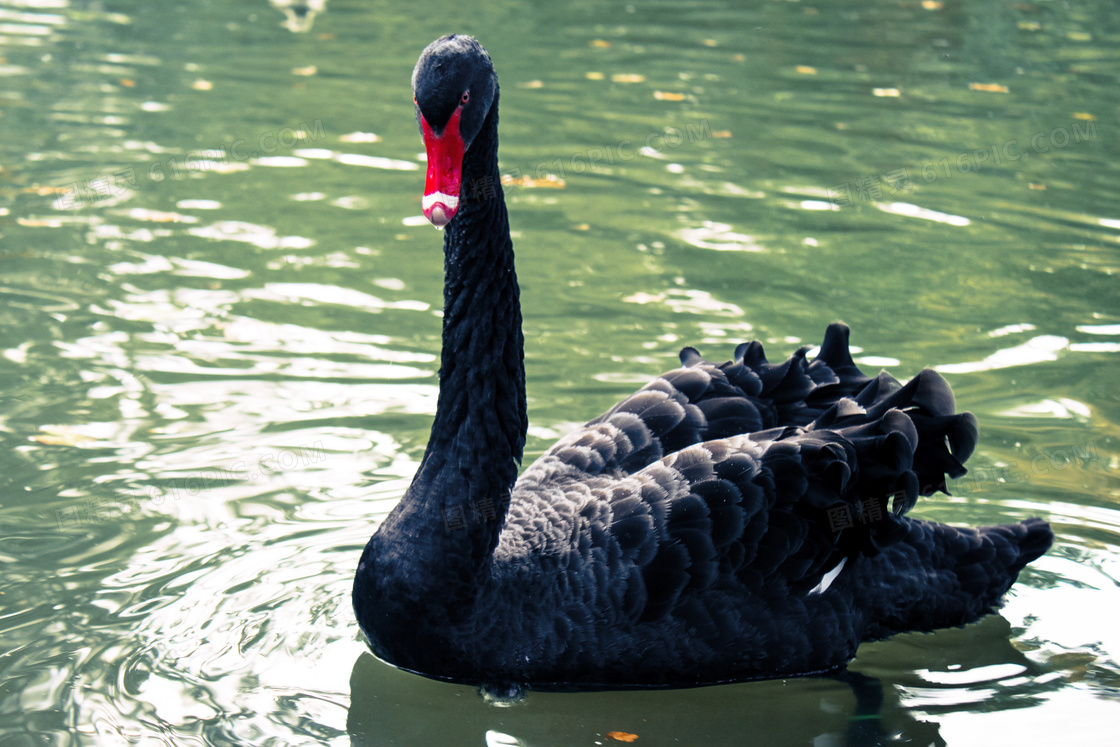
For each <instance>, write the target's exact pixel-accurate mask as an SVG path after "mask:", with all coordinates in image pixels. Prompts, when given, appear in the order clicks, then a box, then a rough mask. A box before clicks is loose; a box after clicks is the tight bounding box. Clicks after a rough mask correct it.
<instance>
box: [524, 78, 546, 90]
mask: <svg viewBox="0 0 1120 747" xmlns="http://www.w3.org/2000/svg"><path fill="white" fill-rule="evenodd" d="M521 85H522V87H524V88H544V81H543V80H530V81H526V82H525V83H522V84H521Z"/></svg>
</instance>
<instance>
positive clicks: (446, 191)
mask: <svg viewBox="0 0 1120 747" xmlns="http://www.w3.org/2000/svg"><path fill="white" fill-rule="evenodd" d="M461 113H462V109H456V110H455V113H454V114H452V115H451V119H449V120H448V121H447V126H446V127H444V128H443V132H441V133H440V134H438V135H437V134H436V132H435V130H433V129H432V128H431V126H430V125H429V124H428V120H426V119H424V115H422V114H421V115H420V126H421V129H422V130H423V132H424V149H425V150H426V151H427V152H428V176H427V178H426V179H425V180H424V200H423V202H422V203H421V204H422V205H423V207H424V217H425V218H427V219H428V220H429V221H431V222H432V225H433V226H435V227H436V228H443V227H444V226H446V225H447V224H448V223H450V222H451V219H452V218H454V217H455V213H457V212H459V187H460V185H461V184H462V180H463V151H464V150H465V148H464V146H463V136H462V135H460V134H459V115H460V114H461Z"/></svg>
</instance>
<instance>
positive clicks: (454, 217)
mask: <svg viewBox="0 0 1120 747" xmlns="http://www.w3.org/2000/svg"><path fill="white" fill-rule="evenodd" d="M412 89H413V96H414V101H415V104H416V119H417V123H418V124H419V126H420V129H421V131H422V133H423V137H424V143H425V146H426V148H427V153H428V170H427V180H426V185H425V189H424V199H423V209H424V214H425V215H426V216H427V217H428V219H429V220H430V221H431V222H432V223H434V224H435V225H436V226H438V227H443V228H444V229H445V231H444V255H445V259H444V271H445V287H444V304H445V308H444V316H443V352H442V361H441V369H440V393H439V402H438V406H437V408H436V415H435V423H434V424H433V426H432V433H431V439H430V441H429V443H428V447H427V450H426V452H425V453H424V458H423V461H422V462H421V464H420V467H419V470H418V472H417V474H416V476H415V478H414V480H413V482H412V484H411V486H410V487H409V488H408V490H407V492H406V493H405V495H404V497H403V498H402V500H401V501H400V503H399V504H398V505H397V506H396V507H395V508H394V509H393V510H392V512H390V513H389V515H388V517H387V518H385V520H384V521H383V522H382V524H381V526H380V527H379V528H378V530H377V532H376V533H375V534H374V535H373V537H372V538H371V539H370V540H369V543H368V544H367V545H366V548H365V551H364V552H363V554H362V557H361V561H360V563H359V565H358V569H357V574H356V577H355V580H354V591H353V602H354V611H355V613H356V615H357V619H358V622H359V624H360V626H361V628H362V631H363V632H364V633H365V636H366V638H367V640H368V642H369V645H370V647H371V649H372V650H373V652H374V653H375V654H376V655H377V656H378V657H380V658H381V659H383V660H385V661H387V662H389V663H391V664H393V665H396V666H398V667H400V668H403V669H406V670H410V671H413V672H417V673H419V674H423V675H426V676H429V677H434V678H438V679H444V680H451V681H456V682H464V683H476V684H483V685H491V686H502V685H508V686H513V687H521V686H527V687H532V688H541V689H578V688H625V687H682V686H693V685H702V684H711V683H718V682H728V681H736V680H745V679H752V678H762V677H777V676H790V675H799V674H811V673H820V672H826V671H830V670H834V669H837V668H839V667H842V666H843V665H844V664H845V663H846V662H847V661H848V660H849V659H851V658H852V657H853V656H854V655H855V652H856V647H857V646H859V644H860V642H861V641H867V640H873V639H880V638H885V637H887V636H890V635H892V634H894V633H898V632H901V631H913V630H920V631H928V630H932V629H934V628H939V627H945V626H959V625H964V624H966V623H969V622H971V621H973V620H976V619H977V618H978V617H980V616H981V615H984V614H986V613H988V612H990V611H992V610H993V609H994V608H995V607H996V606H998V604H999V600H1000V597H1001V596H1002V595H1003V594H1004V592H1006V591H1007V590H1008V588H1009V587H1010V586H1011V585H1012V583H1014V581H1015V579H1016V576H1017V575H1018V573H1019V571H1020V570H1021V569H1022V568H1023V567H1024V566H1025V565H1026V564H1027V563H1029V562H1030V561H1032V560H1034V559H1035V558H1037V557H1038V556H1040V555H1041V554H1042V553H1044V552H1045V551H1046V550H1047V548H1048V547H1049V546H1050V543H1051V541H1052V539H1053V534H1052V533H1051V530H1050V526H1049V525H1048V524H1047V523H1046V522H1044V521H1042V520H1041V519H1029V520H1027V521H1024V522H1022V523H1019V524H1012V525H1006V526H993V527H985V528H982V529H967V528H965V529H962V528H957V527H950V526H947V525H944V524H937V523H933V522H929V521H922V520H918V519H912V518H909V517H907V516H906V515H905V514H906V511H907V510H908V509H909V508H911V507H912V506H913V505H914V503H915V501H916V500H917V498H918V496H919V495H928V494H930V493H932V492H934V491H935V490H944V488H945V482H944V479H945V475H946V474H948V475H949V476H951V477H958V476H960V475H962V474H964V472H965V470H964V467H963V466H962V463H963V462H964V461H965V460H966V459H967V458H968V456H969V454H970V453H971V452H972V449H973V447H974V445H975V443H976V437H977V431H976V421H975V418H974V417H973V416H972V415H971V414H970V413H962V414H954V403H953V396H952V393H951V392H950V390H949V386H948V385H947V384H946V383H945V381H944V380H943V379H942V378H941V377H940V376H939V375H938V374H936V373H935V372H933V371H930V370H926V371H923V372H921V373H919V374H918V375H917V376H916V377H915V378H913V379H911V380H910V382H909V383H907V384H905V385H901V384H899V382H897V381H896V380H895V379H893V378H892V377H891V376H889V375H887V374H886V373H881V374H879V375H878V376H877V377H874V378H872V377H868V376H865V375H863V374H862V373H861V372H860V371H859V369H858V368H857V367H856V366H855V364H854V363H853V362H852V359H851V356H850V354H849V351H848V329H847V327H845V326H843V325H841V324H833V325H831V326H830V327H829V328H828V330H827V332H826V333H825V337H824V343H823V344H822V345H821V347H820V352H819V353H818V354H817V355H816V357H815V358H814V359H813V360H812V361H810V360H808V358H807V355H806V350H807V349H802V350H800V351H798V352H797V353H795V354H794V355H793V357H791V358H790V359H789V360H787V361H785V362H784V363H778V364H772V363H769V362H767V360H766V358H765V357H764V354H763V350H762V347H761V345H760V344H759V343H757V342H751V343H744V344H742V345H740V346H739V347H738V348H737V349H736V350H735V357H734V360H732V361H729V362H726V363H720V364H713V363H709V362H708V361H706V360H704V359H703V358H701V357H700V354H699V353H697V352H696V351H695V350H693V349H692V348H685V349H684V350H683V351H682V352H681V363H682V367H681V368H678V369H676V370H674V371H671V372H669V373H667V374H665V375H664V376H662V377H660V378H658V379H654V380H653V381H652V382H651V383H650V384H648V385H647V386H645V387H644V388H642V389H641V390H640V391H638V392H636V393H635V394H633V395H631V396H630V397H627V398H626V399H624V400H623V401H622V402H620V403H619V404H618V405H616V406H615V407H614V408H612V409H611V410H610V411H609V412H607V413H606V414H604V415H602V416H601V417H598V418H595V419H594V420H592V421H590V422H588V423H587V424H586V425H584V426H582V427H581V428H579V429H577V430H576V431H575V432H573V433H571V434H569V435H568V436H566V437H564V438H563V439H561V440H560V442H559V443H557V444H556V445H555V446H554V447H553V448H552V449H550V450H549V451H548V452H547V453H545V454H544V455H543V456H542V457H541V458H540V459H538V460H537V461H536V462H534V463H533V464H532V465H531V466H530V467H528V468H527V469H526V470H525V472H524V474H522V475H521V476H520V477H518V468H519V467H518V466H519V463H520V460H521V456H522V448H523V446H524V443H525V432H526V425H527V421H526V405H525V371H524V365H523V343H524V338H523V337H522V330H521V311H520V305H519V300H518V294H519V291H518V285H517V278H516V276H515V274H514V263H513V246H512V242H511V240H510V233H509V222H508V218H507V213H506V205H505V200H504V198H503V196H502V188H501V184H500V182H499V172H498V80H497V76H496V75H495V73H494V68H493V65H492V63H491V60H490V57H489V55H488V54H487V53H486V51H485V50H484V49H483V48H482V47H481V46H480V45H479V43H478V42H477V41H475V40H474V39H472V38H470V37H468V36H461V35H451V36H445V37H443V38H441V39H438V40H436V41H435V42H433V43H432V44H431V45H430V46H428V48H427V49H425V50H424V52H423V54H422V55H421V57H420V60H419V62H418V63H417V65H416V69H415V71H414V72H413V76H412Z"/></svg>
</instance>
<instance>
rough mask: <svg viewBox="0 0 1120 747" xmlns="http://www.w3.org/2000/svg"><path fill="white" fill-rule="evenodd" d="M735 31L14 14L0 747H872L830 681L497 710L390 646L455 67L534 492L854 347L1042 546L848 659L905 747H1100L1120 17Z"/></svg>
mask: <svg viewBox="0 0 1120 747" xmlns="http://www.w3.org/2000/svg"><path fill="white" fill-rule="evenodd" d="M313 5H315V4H313ZM747 5H748V7H740V4H737V3H719V2H687V1H685V2H674V3H637V2H635V3H633V4H630V5H626V4H621V3H608V2H598V1H595V0H579V1H576V2H569V3H554V4H544V3H530V2H523V1H520V0H506V1H505V2H500V3H493V4H490V5H487V6H486V7H485V8H484V9H477V8H476V9H470V10H468V9H465V8H464V7H456V6H454V5H453V4H450V3H446V2H444V3H432V2H426V1H425V0H419V1H417V2H411V3H389V2H370V3H361V2H357V1H356V0H349V1H346V2H343V1H342V0H330V2H328V3H326V5H325V9H322V10H321V11H314V10H313V12H311V13H310V14H303V15H300V14H299V13H296V12H295V11H291V10H290V9H289V10H288V15H287V16H286V15H285V12H284V10H283V9H280V8H276V7H272V6H270V5H269V3H268V2H265V0H237V1H235V2H217V1H216V0H212V1H209V2H208V1H205V0H187V1H186V2H180V3H162V2H161V3H155V2H148V3H144V2H138V1H135V2H125V1H121V2H113V1H110V2H85V1H83V0H6V1H3V2H0V440H2V443H3V447H4V448H3V450H2V451H0V561H2V563H3V573H2V575H0V636H2V641H3V646H2V652H3V655H2V656H0V745H3V747H8V746H9V745H10V746H17V745H18V746H22V745H86V744H98V745H102V744H104V745H125V744H129V745H156V744H173V745H229V744H247V745H249V744H251V745H257V744H277V745H296V744H299V745H303V744H331V745H345V744H356V745H392V744H396V745H429V744H431V745H435V744H440V745H443V744H449V745H534V746H535V745H596V744H608V745H609V744H614V743H616V742H617V741H618V738H619V737H620V736H621V737H624V736H625V735H626V734H631V735H637V737H638V739H637V741H636V742H635V743H636V744H638V745H650V746H651V745H668V744H684V745H742V744H767V745H771V744H772V745H787V744H789V745H794V744H805V745H831V744H842V743H844V739H845V736H844V735H845V732H846V731H847V729H848V724H849V719H850V717H852V716H853V715H854V714H856V710H855V709H856V701H855V698H854V696H853V693H852V691H851V690H850V688H848V687H847V686H846V685H843V684H841V683H839V682H836V681H833V680H827V679H799V680H785V681H781V680H779V681H772V682H762V683H744V684H737V685H729V686H723V687H711V688H702V689H697V690H686V691H662V692H626V693H605V694H602V693H601V694H569V695H562V694H540V693H531V694H529V696H528V697H527V699H526V700H525V701H524V702H522V703H520V704H518V705H516V706H513V707H504V708H503V707H497V706H495V705H491V704H488V703H487V702H484V701H483V699H482V698H480V697H479V696H478V695H477V694H476V693H475V691H474V690H473V689H471V688H467V687H458V686H454V685H448V684H443V683H438V682H433V681H429V680H426V679H423V678H421V677H417V676H413V675H409V674H406V673H402V672H399V671H396V670H394V669H392V668H390V667H388V666H386V665H384V664H382V663H380V662H378V661H377V660H375V659H373V658H372V657H371V656H370V655H369V654H368V653H366V652H365V648H364V645H363V643H362V642H361V641H360V639H359V635H358V630H357V626H356V625H355V623H354V620H353V615H352V612H351V610H350V600H349V589H350V583H351V578H352V573H353V569H354V566H355V565H356V563H357V558H358V555H359V553H360V551H361V548H362V546H363V545H364V543H365V541H366V539H367V538H368V536H369V534H370V533H371V532H372V530H373V528H374V526H375V525H376V522H377V521H378V519H379V518H380V517H382V516H384V514H385V513H386V512H387V511H388V509H389V508H390V507H391V506H392V505H393V503H394V502H395V501H396V500H398V499H399V497H400V496H401V494H402V491H403V490H404V487H405V486H406V485H407V482H408V479H409V477H410V475H411V474H412V472H413V471H414V470H415V468H416V466H417V464H418V460H419V458H420V456H421V455H422V453H423V448H424V444H425V440H426V438H427V432H428V428H429V426H430V421H431V416H432V413H433V412H434V408H435V397H436V393H437V379H436V371H437V369H438V365H439V362H438V354H439V330H440V320H439V312H440V304H441V302H442V296H441V288H442V276H441V270H442V255H441V251H440V247H441V238H442V237H441V235H440V234H438V233H437V232H435V231H434V230H432V228H431V226H429V225H427V224H426V223H424V222H423V221H422V219H420V218H419V216H420V204H419V200H420V195H421V191H422V187H423V164H422V156H423V154H422V151H423V148H422V144H421V141H420V137H419V134H418V132H417V131H416V125H415V121H414V118H413V113H412V106H411V101H410V91H409V76H410V73H411V70H412V66H413V64H414V63H415V60H416V58H417V56H418V54H419V52H420V51H421V50H422V49H423V48H424V46H425V45H426V44H427V43H428V42H429V41H431V40H432V39H434V38H435V37H436V36H438V35H440V34H442V33H445V32H447V31H461V32H466V33H471V34H475V35H476V36H478V37H479V38H480V39H481V41H482V42H483V43H484V44H485V45H486V46H487V48H488V49H489V51H490V53H491V55H492V56H493V58H494V60H495V62H496V65H497V68H498V71H499V74H500V76H501V82H502V92H503V95H502V100H501V104H502V120H501V137H502V150H501V163H502V170H503V173H504V174H505V175H506V177H507V179H506V181H507V182H508V183H507V186H506V194H507V199H508V200H509V202H510V212H511V219H512V224H513V229H514V232H515V245H516V248H517V251H518V273H519V277H520V279H521V283H522V290H523V298H524V313H525V331H526V338H527V340H528V343H527V350H526V354H527V370H528V378H529V382H528V385H529V398H530V421H531V431H530V438H529V445H528V451H529V456H530V457H532V456H535V455H537V454H539V453H540V452H541V451H543V450H544V449H545V448H546V447H547V446H548V444H549V443H550V442H551V441H552V440H553V439H554V438H556V437H557V436H558V435H560V434H562V433H563V432H564V431H565V430H566V429H568V428H569V427H571V425H572V424H574V423H578V422H582V421H584V420H587V419H590V418H591V417H594V416H596V415H597V414H599V413H600V412H602V411H603V410H605V409H606V408H608V407H609V406H610V405H611V404H612V403H613V402H614V401H616V400H617V399H618V398H620V397H621V396H623V395H624V394H626V393H628V392H630V391H632V390H633V389H634V388H636V387H637V386H639V385H640V384H641V383H643V382H644V381H645V380H647V379H648V378H649V377H651V376H653V375H655V374H657V373H660V372H661V371H663V370H667V369H669V368H672V367H674V366H676V365H677V359H676V354H677V351H678V350H679V348H680V347H682V346H683V345H686V344H691V345H696V346H697V347H699V348H700V349H701V351H702V352H704V353H705V355H706V356H707V357H709V358H712V359H725V358H727V357H730V355H731V352H732V350H733V349H734V346H735V344H736V343H737V342H739V341H741V340H744V339H760V340H762V341H763V342H764V343H765V344H766V347H767V350H768V351H769V353H770V355H771V357H772V358H778V357H784V356H785V355H787V354H788V353H790V352H792V351H793V350H794V349H796V348H797V347H799V346H801V345H813V344H815V343H817V342H819V339H820V336H821V334H822V332H823V330H824V327H825V326H826V324H828V323H829V322H831V321H833V320H837V319H842V320H844V321H846V322H848V323H849V324H850V325H852V328H853V335H852V341H853V344H854V345H856V346H857V347H858V349H859V353H858V356H857V358H858V360H859V362H860V363H861V365H862V366H863V368H864V369H865V370H866V371H870V372H872V373H874V372H876V371H877V370H879V369H881V368H886V369H887V370H889V371H890V372H891V373H893V374H894V375H895V376H897V377H899V378H906V377H908V376H910V375H912V374H913V373H914V372H916V371H918V370H920V369H921V368H922V367H923V366H933V367H936V368H938V370H940V371H941V372H942V373H943V374H944V375H945V376H946V377H947V378H948V379H949V381H950V383H951V384H952V386H953V388H954V390H955V391H956V394H957V401H958V405H959V406H960V408H961V409H968V410H971V411H973V412H974V413H976V415H977V417H978V418H979V421H980V423H981V440H980V444H979V447H978V449H977V452H976V454H975V455H974V456H973V458H972V460H971V462H970V465H969V466H970V468H971V472H970V474H969V475H968V476H967V477H966V478H964V479H962V480H960V481H957V483H956V484H955V485H953V486H952V492H953V495H952V496H951V497H949V496H944V495H938V496H935V497H931V498H928V499H925V500H923V501H922V502H920V503H919V506H918V508H917V510H916V511H915V513H916V514H918V515H921V516H924V517H928V518H934V519H938V520H942V521H948V522H960V523H966V524H983V523H997V522H1008V521H1015V520H1018V519H1022V518H1025V517H1028V516H1042V517H1045V518H1047V519H1048V520H1050V521H1051V522H1052V523H1053V526H1054V529H1055V532H1056V534H1057V542H1056V544H1055V546H1054V548H1053V550H1051V552H1050V553H1049V554H1048V555H1046V556H1045V557H1044V558H1042V559H1040V560H1039V561H1038V562H1036V563H1035V564H1033V565H1032V566H1030V567H1029V568H1028V569H1027V570H1026V571H1024V573H1023V574H1022V576H1021V577H1020V583H1019V584H1018V585H1017V586H1016V587H1015V588H1014V590H1013V592H1012V593H1011V595H1010V596H1009V598H1008V600H1007V604H1006V606H1005V607H1004V608H1003V609H1002V610H1001V612H1000V613H999V614H998V615H993V616H989V617H988V618H985V619H984V620H983V621H982V622H980V623H978V624H975V625H972V626H969V627H967V628H964V629H959V630H948V631H942V632H938V633H936V634H931V635H911V636H900V637H897V638H894V639H892V640H890V641H886V642H880V643H875V644H872V645H866V646H864V647H863V648H861V649H860V652H859V656H858V658H857V659H856V660H855V661H854V662H853V664H852V667H851V669H852V671H855V672H859V673H861V674H863V675H867V676H869V677H874V678H877V679H878V680H879V681H880V682H881V683H882V686H883V694H884V702H883V705H882V708H881V713H882V724H883V728H884V730H885V732H886V734H887V735H888V736H889V737H890V738H891V739H892V740H896V741H898V742H899V743H906V744H915V745H922V746H924V745H944V744H948V745H954V746H956V745H990V744H1017V745H1035V744H1039V745H1041V744H1057V743H1061V744H1078V745H1093V744H1109V743H1114V740H1115V738H1116V737H1115V730H1116V724H1117V722H1118V719H1120V635H1118V633H1117V630H1118V628H1117V626H1116V624H1115V620H1114V619H1113V618H1114V617H1115V615H1114V611H1115V610H1116V609H1118V608H1120V510H1118V502H1120V481H1118V480H1117V477H1116V475H1117V468H1118V466H1120V381H1118V377H1117V374H1116V366H1117V363H1118V356H1120V277H1118V273H1120V167H1118V165H1117V164H1120V145H1118V143H1120V140H1118V137H1117V132H1118V130H1117V116H1118V114H1120V109H1118V98H1117V90H1118V88H1117V86H1118V82H1120V62H1118V61H1120V11H1118V10H1117V6H1116V5H1115V4H1114V3H1112V2H1107V1H1106V0H1096V1H1095V2H1084V3H1059V2H1031V3H1002V2H992V1H983V2H974V3H960V2H955V1H954V0H945V1H944V2H941V1H940V0H938V1H936V2H934V1H930V0H927V1H925V2H919V1H918V0H914V1H912V2H911V1H907V0H904V1H903V2H898V1H896V0H891V1H890V2H886V1H883V2H873V1H868V0H863V1H861V2H853V1H841V2H831V3H820V4H813V3H811V2H805V1H802V2H773V1H768V0H767V1H763V2H755V3H750V4H747ZM1109 631H1112V632H1109ZM853 723H854V722H853ZM611 732H615V734H614V735H612V736H608V734H610V733H611Z"/></svg>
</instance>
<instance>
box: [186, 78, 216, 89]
mask: <svg viewBox="0 0 1120 747" xmlns="http://www.w3.org/2000/svg"><path fill="white" fill-rule="evenodd" d="M213 87H214V84H213V83H211V82H210V81H208V80H202V79H201V78H200V79H199V80H196V81H195V82H194V83H191V88H193V89H194V90H196V91H209V90H210V89H211V88H213Z"/></svg>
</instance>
